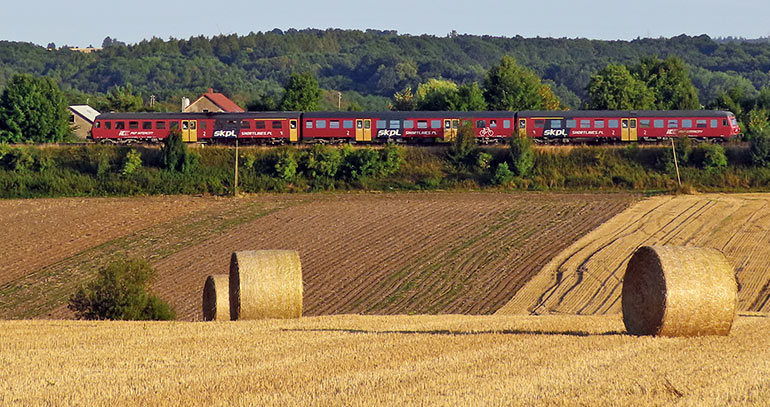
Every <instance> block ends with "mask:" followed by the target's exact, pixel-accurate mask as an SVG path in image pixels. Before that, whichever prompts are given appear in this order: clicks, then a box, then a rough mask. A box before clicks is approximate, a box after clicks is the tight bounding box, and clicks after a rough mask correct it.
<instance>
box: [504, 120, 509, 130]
mask: <svg viewBox="0 0 770 407" xmlns="http://www.w3.org/2000/svg"><path fill="white" fill-rule="evenodd" d="M503 128H504V129H510V128H511V121H510V120H503Z"/></svg>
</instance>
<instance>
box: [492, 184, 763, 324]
mask: <svg viewBox="0 0 770 407" xmlns="http://www.w3.org/2000/svg"><path fill="white" fill-rule="evenodd" d="M653 244H658V245H660V244H664V245H665V244H668V245H683V246H704V247H713V248H715V249H719V250H721V251H722V252H723V253H724V255H725V257H727V260H728V261H729V262H730V264H731V265H732V266H733V268H734V269H735V271H736V274H737V278H738V287H739V292H738V309H739V310H741V311H761V312H768V311H770V249H769V248H770V195H768V194H733V195H725V194H707V195H689V196H677V197H671V196H661V197H654V198H651V199H647V200H644V201H640V202H639V203H637V204H636V205H634V206H633V207H631V208H629V209H628V210H626V211H624V212H622V213H620V214H618V215H617V216H615V217H614V218H612V219H611V220H610V221H608V222H607V223H605V224H604V225H602V226H601V227H599V228H597V229H596V230H594V231H593V232H591V233H589V234H588V235H586V236H585V237H584V238H582V239H580V240H578V241H577V242H575V243H574V244H573V245H571V246H570V247H569V248H568V249H567V250H565V251H564V252H562V253H561V254H559V255H558V256H556V257H555V258H554V259H553V260H552V261H551V262H550V263H548V265H547V266H545V267H544V268H543V270H541V271H540V272H539V273H538V274H537V276H535V277H534V278H533V279H532V280H530V281H529V283H528V284H527V285H526V286H525V287H524V288H523V289H521V290H520V291H519V292H518V293H517V294H516V296H515V297H514V298H513V299H512V300H511V301H510V302H509V303H508V304H506V305H505V306H504V307H503V308H501V309H500V310H499V311H498V313H499V314H518V313H532V314H545V313H566V314H608V313H619V312H621V309H620V292H621V288H622V279H623V275H624V274H625V269H626V265H627V264H628V260H629V259H630V257H631V255H632V254H633V252H634V251H635V250H636V249H637V248H638V247H640V246H644V245H653Z"/></svg>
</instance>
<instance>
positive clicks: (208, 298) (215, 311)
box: [203, 274, 230, 321]
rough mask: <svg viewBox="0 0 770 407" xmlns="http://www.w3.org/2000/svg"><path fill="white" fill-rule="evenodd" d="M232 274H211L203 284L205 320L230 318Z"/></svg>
mask: <svg viewBox="0 0 770 407" xmlns="http://www.w3.org/2000/svg"><path fill="white" fill-rule="evenodd" d="M229 279H230V276H228V275H227V274H217V275H213V276H209V277H208V278H207V279H206V283H205V284H203V320H204V321H229V320H230V295H229V293H230V292H229V289H230V286H229V283H228V280H229Z"/></svg>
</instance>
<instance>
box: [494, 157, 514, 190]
mask: <svg viewBox="0 0 770 407" xmlns="http://www.w3.org/2000/svg"><path fill="white" fill-rule="evenodd" d="M515 177H516V174H514V173H513V171H511V169H510V168H508V163H505V162H503V163H500V164H497V169H496V170H495V175H494V176H493V177H492V183H494V184H495V185H505V184H508V183H510V182H511V181H513V179H514V178H515Z"/></svg>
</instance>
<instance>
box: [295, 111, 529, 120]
mask: <svg viewBox="0 0 770 407" xmlns="http://www.w3.org/2000/svg"><path fill="white" fill-rule="evenodd" d="M515 114H516V112H509V111H487V112H484V111H476V112H457V111H446V112H444V111H420V110H409V111H384V112H307V113H304V114H303V115H304V117H307V118H314V119H334V118H344V119H348V118H350V119H368V118H377V119H384V120H388V119H393V120H395V119H406V118H427V119H452V118H461V117H463V118H464V117H501V118H511V119H512V118H513V116H514V115H515Z"/></svg>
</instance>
